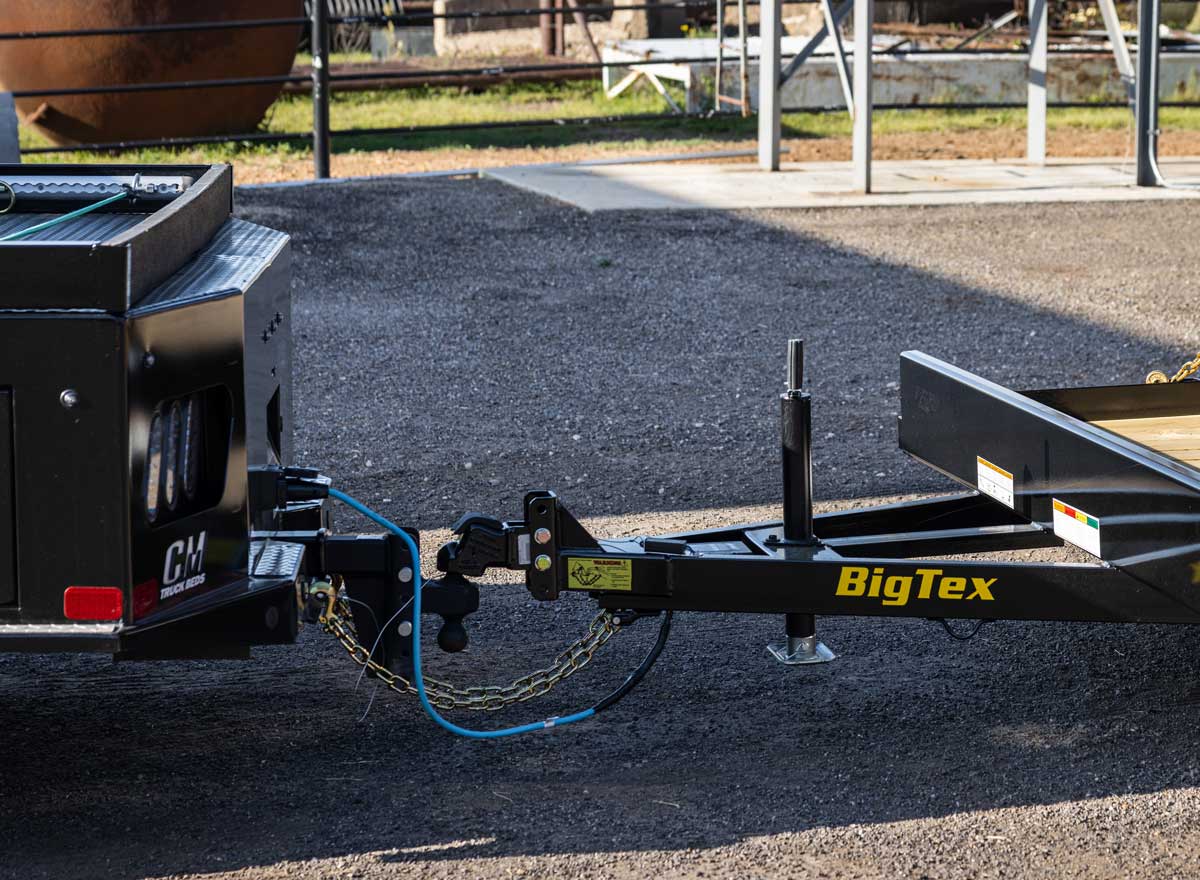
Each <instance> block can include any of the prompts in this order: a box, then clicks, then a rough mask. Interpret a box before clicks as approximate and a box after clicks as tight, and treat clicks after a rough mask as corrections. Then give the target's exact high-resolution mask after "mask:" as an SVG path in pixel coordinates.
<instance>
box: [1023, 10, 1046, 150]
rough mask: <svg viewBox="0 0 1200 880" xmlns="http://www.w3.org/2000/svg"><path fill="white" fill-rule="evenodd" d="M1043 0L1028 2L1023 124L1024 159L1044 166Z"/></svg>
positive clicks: (1044, 31)
mask: <svg viewBox="0 0 1200 880" xmlns="http://www.w3.org/2000/svg"><path fill="white" fill-rule="evenodd" d="M1048 30H1049V28H1048V24H1047V16H1046V0H1030V3H1029V75H1028V83H1029V100H1028V119H1027V121H1026V123H1025V158H1026V159H1027V160H1028V161H1029V162H1032V163H1034V164H1036V165H1045V164H1046V55H1047V48H1048V47H1047V31H1048Z"/></svg>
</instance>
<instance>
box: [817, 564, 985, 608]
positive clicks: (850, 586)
mask: <svg viewBox="0 0 1200 880" xmlns="http://www.w3.org/2000/svg"><path fill="white" fill-rule="evenodd" d="M995 583H996V578H981V577H972V578H965V577H953V576H951V577H947V576H946V575H944V574H943V573H942V569H940V568H918V569H917V570H916V571H914V572H913V573H912V574H889V573H888V570H887V569H886V568H865V567H863V566H858V565H844V566H842V571H841V573H840V574H839V575H838V584H837V595H839V596H865V597H867V598H871V599H879V601H880V602H882V603H883V604H884V605H907V604H908V600H909V599H912V598H916V599H941V600H959V599H966V600H971V599H979V600H982V601H984V602H993V601H995V596H993V595H992V586H993V585H994V584H995Z"/></svg>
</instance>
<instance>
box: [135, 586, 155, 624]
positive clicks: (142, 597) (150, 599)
mask: <svg viewBox="0 0 1200 880" xmlns="http://www.w3.org/2000/svg"><path fill="white" fill-rule="evenodd" d="M157 607H158V581H156V580H155V579H154V578H150V580H148V581H145V582H144V583H140V584H138V585H137V586H135V587H134V588H133V619H134V620H137V619H138V618H140V617H145V616H146V615H147V614H149V613H150V612H151V611H153V610H154V609H155V608H157Z"/></svg>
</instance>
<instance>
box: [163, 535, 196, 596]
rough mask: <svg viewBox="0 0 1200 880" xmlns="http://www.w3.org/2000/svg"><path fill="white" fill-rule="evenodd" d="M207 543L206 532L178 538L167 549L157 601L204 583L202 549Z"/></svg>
mask: <svg viewBox="0 0 1200 880" xmlns="http://www.w3.org/2000/svg"><path fill="white" fill-rule="evenodd" d="M207 543H208V532H201V533H200V534H198V535H191V536H189V537H188V538H187V540H184V539H183V538H180V539H179V540H178V541H176V542H175V543H174V544H172V545H171V546H170V547H168V548H167V558H166V560H165V561H164V562H163V576H162V589H160V590H159V591H158V599H159V601H160V602H161V601H162V600H164V599H170V598H171V597H172V596H178V595H179V594H180V593H183V592H186V591H187V590H192V589H195V588H196V587H198V586H200V585H201V584H202V583H204V547H205V545H206V544H207Z"/></svg>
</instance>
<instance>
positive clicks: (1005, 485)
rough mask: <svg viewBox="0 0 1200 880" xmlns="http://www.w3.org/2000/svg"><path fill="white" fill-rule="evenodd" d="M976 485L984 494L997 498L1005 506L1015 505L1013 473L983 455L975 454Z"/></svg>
mask: <svg viewBox="0 0 1200 880" xmlns="http://www.w3.org/2000/svg"><path fill="white" fill-rule="evenodd" d="M975 466H976V471H977V473H976V476H975V485H976V486H978V487H979V491H980V492H982V493H983V494H984V495H987V496H989V497H991V498H995V499H996V500H997V501H999V502H1000V503H1001V504H1003V505H1004V506H1005V507H1012V506H1013V475H1012V474H1010V473H1009V472H1008V471H1006V470H1005V469H1004V468H1002V467H1000V466H999V465H995V464H992V463H991V462H990V461H988V460H987V459H986V458H984V457H983V456H982V455H977V456H975Z"/></svg>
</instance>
